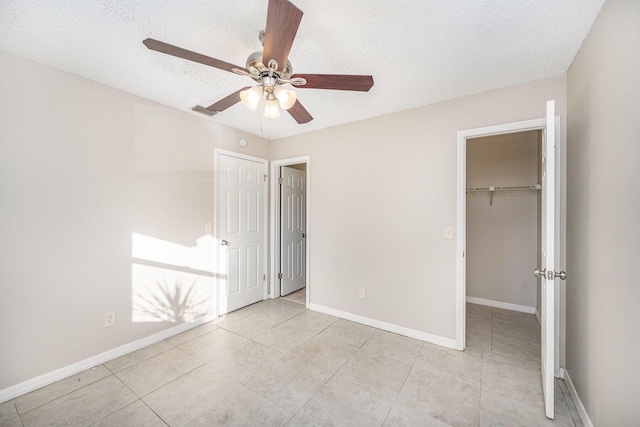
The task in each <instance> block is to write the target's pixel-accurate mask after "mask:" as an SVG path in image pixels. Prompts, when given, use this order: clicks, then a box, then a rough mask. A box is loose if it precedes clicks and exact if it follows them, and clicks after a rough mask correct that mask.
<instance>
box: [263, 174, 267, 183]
mask: <svg viewBox="0 0 640 427" xmlns="http://www.w3.org/2000/svg"><path fill="white" fill-rule="evenodd" d="M264 182H267V174H266V173H265V174H264Z"/></svg>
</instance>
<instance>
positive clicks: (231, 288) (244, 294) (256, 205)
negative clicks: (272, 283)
mask: <svg viewBox="0 0 640 427" xmlns="http://www.w3.org/2000/svg"><path fill="white" fill-rule="evenodd" d="M217 166H218V167H217V175H216V176H217V182H218V185H217V189H218V191H217V196H216V207H217V209H216V214H217V215H216V219H217V221H216V223H217V228H216V230H217V233H216V234H217V238H218V242H219V251H218V266H219V277H220V279H219V280H218V314H224V313H228V312H230V311H233V310H237V309H238V308H241V307H244V306H247V305H249V304H253V303H254V302H257V301H261V300H263V299H265V297H266V292H265V290H266V286H265V281H266V270H265V265H266V258H265V257H266V253H265V248H266V216H265V212H266V206H265V203H266V201H265V194H266V179H265V178H266V168H267V162H266V160H263V159H255V158H248V157H241V156H239V155H235V154H232V153H225V152H221V151H220V152H218V153H217Z"/></svg>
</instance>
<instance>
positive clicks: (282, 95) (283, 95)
mask: <svg viewBox="0 0 640 427" xmlns="http://www.w3.org/2000/svg"><path fill="white" fill-rule="evenodd" d="M274 94H275V96H276V98H277V99H278V102H279V103H280V107H282V108H283V109H285V110H288V109H289V108H291V107H293V104H295V103H296V99H297V96H296V93H295V92H294V91H292V90H288V89H282V88H281V87H280V86H278V87H276V88H275V90H274Z"/></svg>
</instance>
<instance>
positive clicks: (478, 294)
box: [466, 131, 541, 312]
mask: <svg viewBox="0 0 640 427" xmlns="http://www.w3.org/2000/svg"><path fill="white" fill-rule="evenodd" d="M540 148H541V132H540V131H528V132H519V133H512V134H505V135H494V136H489V137H482V138H474V139H469V140H468V141H467V188H479V187H480V188H481V187H512V186H526V187H529V186H535V185H536V184H540V182H541V181H540V167H539V165H540V155H539V153H540ZM539 206H540V191H538V190H535V189H528V190H527V189H523V190H509V191H499V190H497V189H496V191H474V192H468V193H467V245H466V246H467V254H466V260H467V284H466V286H467V297H468V298H469V299H470V300H471V301H473V300H474V299H475V300H476V301H478V300H484V301H487V302H493V303H503V304H511V305H514V307H515V306H518V308H520V309H524V310H529V311H530V312H534V310H535V309H536V308H537V306H538V292H537V279H536V278H535V277H534V276H533V273H532V272H533V269H534V268H535V267H536V266H537V265H538V259H539V253H540V251H539V247H540V238H539V234H540V233H539V231H538V230H539V227H540V212H539Z"/></svg>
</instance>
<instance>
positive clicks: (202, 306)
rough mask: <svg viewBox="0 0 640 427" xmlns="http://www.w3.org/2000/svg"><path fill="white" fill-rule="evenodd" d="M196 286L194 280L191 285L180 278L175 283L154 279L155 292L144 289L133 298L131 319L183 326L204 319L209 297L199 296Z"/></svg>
mask: <svg viewBox="0 0 640 427" xmlns="http://www.w3.org/2000/svg"><path fill="white" fill-rule="evenodd" d="M197 282H198V280H197V279H196V280H194V281H193V282H191V283H190V284H185V283H183V281H182V279H180V278H178V279H177V280H176V281H175V282H168V281H167V280H166V279H165V278H160V279H157V280H156V282H155V284H156V287H155V288H151V289H149V288H145V291H144V292H137V293H136V294H134V295H133V296H132V297H133V301H132V316H133V318H144V319H147V321H148V320H149V319H151V318H153V319H156V320H158V321H161V322H171V323H183V322H193V321H194V320H196V319H199V318H201V317H203V316H206V315H207V314H209V312H210V310H211V307H210V305H211V302H212V301H211V297H210V296H209V295H207V294H203V293H202V292H199V290H198V288H197V286H196V284H197Z"/></svg>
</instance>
